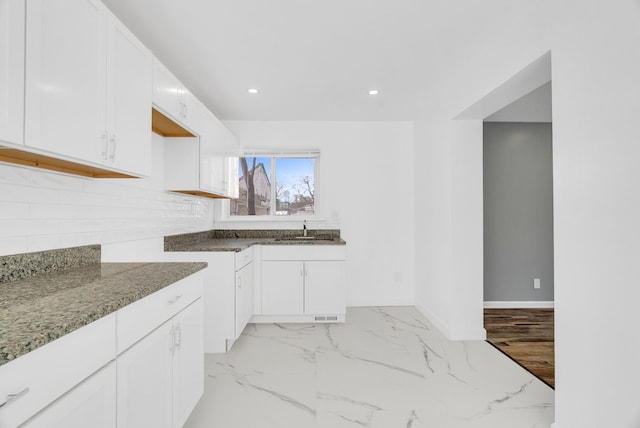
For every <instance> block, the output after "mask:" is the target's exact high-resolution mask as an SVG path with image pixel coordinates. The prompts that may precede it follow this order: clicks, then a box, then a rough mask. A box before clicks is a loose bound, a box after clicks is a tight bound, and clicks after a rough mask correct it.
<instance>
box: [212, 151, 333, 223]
mask: <svg viewBox="0 0 640 428" xmlns="http://www.w3.org/2000/svg"><path fill="white" fill-rule="evenodd" d="M241 157H262V158H271V168H270V171H269V173H270V175H271V181H272V184H273V185H272V186H271V195H270V196H271V204H272V205H271V209H270V211H271V214H268V215H231V212H230V211H231V201H230V200H227V201H225V202H226V203H225V204H224V205H223V207H222V212H221V214H222V216H221V217H222V218H221V221H223V222H234V221H239V222H251V221H253V222H260V221H265V222H295V221H301V220H319V219H321V218H322V217H321V215H320V199H321V198H319V197H318V183H319V179H320V159H321V156H320V150H319V149H309V150H294V149H292V150H286V149H277V150H268V149H267V150H262V149H260V150H257V149H246V150H243V151H242V152H240V154H239V155H238V158H241ZM278 158H314V168H313V207H314V209H313V214H310V215H293V216H291V215H276V214H275V213H276V190H277V189H276V185H275V183H276V163H277V159H278ZM239 178H240V177H239V176H238V179H239Z"/></svg>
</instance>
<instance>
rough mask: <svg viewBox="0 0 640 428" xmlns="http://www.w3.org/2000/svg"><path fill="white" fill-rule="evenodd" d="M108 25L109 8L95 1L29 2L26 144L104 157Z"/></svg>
mask: <svg viewBox="0 0 640 428" xmlns="http://www.w3.org/2000/svg"><path fill="white" fill-rule="evenodd" d="M71 23H73V24H74V25H70V24H71ZM106 25H107V9H106V8H105V7H104V5H103V4H102V3H100V2H99V1H92V0H63V1H55V2H52V1H47V0H30V1H29V2H28V3H27V33H26V34H27V40H26V45H27V47H26V100H25V102H26V118H25V120H26V126H25V143H26V144H27V145H28V146H31V147H37V148H39V149H43V150H47V151H49V152H52V153H58V154H62V155H67V156H70V157H73V158H77V159H83V160H86V161H90V162H96V163H100V162H101V161H104V160H105V158H106V149H107V130H106V124H105V108H106V103H105V98H106V61H107V52H106V48H107V44H106V38H107V31H106V28H107V27H106Z"/></svg>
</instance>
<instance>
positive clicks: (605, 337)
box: [552, 0, 640, 428]
mask: <svg viewBox="0 0 640 428" xmlns="http://www.w3.org/2000/svg"><path fill="white" fill-rule="evenodd" d="M555 16H556V18H557V20H558V28H557V32H556V35H555V39H554V46H553V51H552V53H553V132H554V137H553V138H554V141H553V149H554V150H553V158H554V217H555V220H554V227H555V251H556V253H555V275H556V277H555V279H556V318H555V320H556V385H557V390H556V422H557V426H558V428H572V427H581V428H595V427H620V428H636V427H639V426H640V401H639V400H638V388H637V386H638V385H639V384H640V365H639V364H638V362H639V361H640V335H639V334H638V331H637V327H638V316H637V314H638V304H639V302H640V287H639V286H638V278H640V262H639V261H640V192H639V191H638V184H639V183H640V166H639V165H640V120H639V118H640V77H639V76H640V49H639V48H638V47H639V46H640V25H639V23H640V2H639V1H638V0H624V1H622V0H620V1H606V2H598V1H590V2H580V1H564V2H559V3H558V5H557V8H556V10H555Z"/></svg>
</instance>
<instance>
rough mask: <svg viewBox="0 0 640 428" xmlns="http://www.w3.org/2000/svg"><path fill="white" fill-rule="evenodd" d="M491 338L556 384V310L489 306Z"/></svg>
mask: <svg viewBox="0 0 640 428" xmlns="http://www.w3.org/2000/svg"><path fill="white" fill-rule="evenodd" d="M484 326H485V329H486V330H487V341H488V342H489V343H491V344H492V345H493V346H495V347H496V348H498V349H499V350H501V351H502V352H503V353H505V354H506V355H508V356H509V357H511V358H512V359H513V360H514V361H516V362H517V363H518V364H520V365H521V366H523V367H524V368H525V369H527V370H529V371H530V372H531V373H533V374H534V375H535V376H537V377H538V378H540V379H541V380H542V381H543V382H545V383H546V384H547V385H549V386H551V387H552V388H554V387H555V370H554V333H553V309H485V310H484Z"/></svg>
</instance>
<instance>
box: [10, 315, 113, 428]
mask: <svg viewBox="0 0 640 428" xmlns="http://www.w3.org/2000/svg"><path fill="white" fill-rule="evenodd" d="M115 348H116V314H115V313H114V314H110V315H108V316H106V317H104V318H101V319H99V320H97V321H94V322H92V323H91V324H89V325H86V326H84V327H82V328H79V329H78V330H76V331H74V332H71V333H69V334H67V335H65V336H63V337H61V338H59V339H56V340H54V341H53V342H50V343H48V344H46V345H44V346H42V347H40V348H38V349H35V350H34V351H31V352H29V353H28V354H25V355H23V356H21V357H20V358H17V359H16V360H13V361H11V362H9V363H7V364H4V365H2V366H0V379H2V383H1V384H0V403H6V404H5V405H3V406H2V407H0V427H2V428H5V427H15V426H17V425H19V424H21V423H23V422H24V421H25V420H27V419H28V418H30V417H31V416H33V415H34V414H35V413H37V412H38V411H40V410H42V409H43V408H45V407H46V406H47V405H49V404H50V403H51V402H53V401H54V400H56V399H57V398H58V397H60V396H62V395H63V394H64V393H66V392H67V391H69V390H70V389H72V388H73V387H74V386H76V385H77V384H79V383H80V382H82V381H83V380H84V379H86V378H87V377H89V376H90V375H91V374H92V373H94V372H96V371H97V370H98V369H100V367H102V366H104V365H105V364H107V363H108V362H109V361H112V360H113V359H114V358H115V355H116V353H115ZM14 394H17V396H16V397H14V398H13V399H9V398H10V396H11V395H14ZM7 399H9V401H8V402H7Z"/></svg>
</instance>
